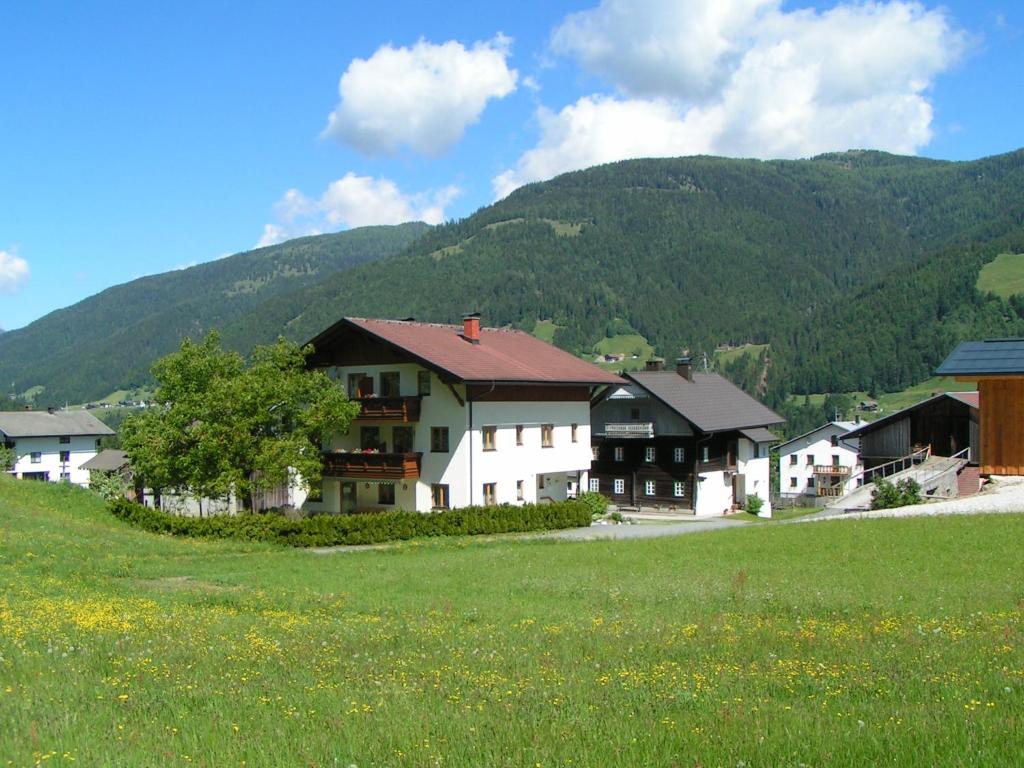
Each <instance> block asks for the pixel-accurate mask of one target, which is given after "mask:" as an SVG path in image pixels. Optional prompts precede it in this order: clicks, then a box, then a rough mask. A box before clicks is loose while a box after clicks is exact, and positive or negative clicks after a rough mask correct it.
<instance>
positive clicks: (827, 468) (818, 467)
mask: <svg viewBox="0 0 1024 768" xmlns="http://www.w3.org/2000/svg"><path fill="white" fill-rule="evenodd" d="M852 471H853V467H842V466H839V465H837V464H815V465H814V474H816V475H831V476H833V477H844V476H846V475H849V474H850V473H851V472H852Z"/></svg>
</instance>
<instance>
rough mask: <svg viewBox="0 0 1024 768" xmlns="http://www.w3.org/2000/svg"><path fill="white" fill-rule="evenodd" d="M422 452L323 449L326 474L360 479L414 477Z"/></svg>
mask: <svg viewBox="0 0 1024 768" xmlns="http://www.w3.org/2000/svg"><path fill="white" fill-rule="evenodd" d="M422 456H423V454H421V453H334V452H328V453H324V455H323V461H324V477H346V478H353V479H358V480H364V479H365V480H415V479H416V478H417V477H419V476H420V458H421V457H422Z"/></svg>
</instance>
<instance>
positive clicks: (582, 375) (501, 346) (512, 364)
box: [311, 317, 625, 384]
mask: <svg viewBox="0 0 1024 768" xmlns="http://www.w3.org/2000/svg"><path fill="white" fill-rule="evenodd" d="M346 326H347V327H349V328H356V329H359V330H361V331H364V332H365V333H367V334H370V335H371V336H373V337H376V338H378V339H382V340H383V341H385V342H387V343H388V344H390V345H391V346H393V347H397V348H398V349H400V350H403V351H404V352H406V353H408V354H410V355H411V356H413V357H416V358H418V359H420V360H421V361H423V362H424V363H427V364H429V365H430V366H431V367H434V368H436V369H440V370H442V371H444V372H447V373H448V374H450V375H452V376H453V377H454V378H456V379H459V380H461V381H477V382H491V381H506V382H523V383H526V382H531V383H547V384H623V383H625V382H624V381H623V379H621V378H619V377H618V376H616V375H615V374H613V373H609V372H608V371H604V370H602V369H600V368H598V367H597V366H596V365H592V364H590V363H588V362H587V361H585V360H580V359H579V358H578V357H575V356H574V355H571V354H569V353H568V352H565V351H563V350H561V349H558V348H557V347H554V346H552V345H550V344H548V343H546V342H544V341H541V340H540V339H537V338H535V337H533V336H531V335H530V334H528V333H524V332H523V331H515V330H511V329H507V328H481V329H480V343H479V344H473V343H471V342H469V341H466V339H464V338H463V337H462V326H455V325H441V324H437V323H417V322H412V321H408V320H372V319H367V318H362V317H346V318H343V319H342V320H340V321H339V322H338V323H336V324H335V325H333V326H331V328H328V329H327V330H326V331H324V332H323V333H321V334H320V335H319V336H317V337H316V338H315V339H313V341H312V342H311V343H312V344H313V346H314V347H316V348H318V349H319V346H320V345H321V344H325V343H329V340H330V338H331V337H332V336H334V335H335V334H337V333H338V332H341V331H343V330H344V327H346Z"/></svg>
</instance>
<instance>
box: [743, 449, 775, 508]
mask: <svg viewBox="0 0 1024 768" xmlns="http://www.w3.org/2000/svg"><path fill="white" fill-rule="evenodd" d="M737 454H738V455H737V457H736V469H737V471H738V472H739V473H740V474H741V475H743V491H744V493H745V494H746V496H747V497H750V496H754V495H755V494H756V495H757V496H758V498H760V499H761V501H762V502H763V503H762V505H761V515H762V516H765V517H768V516H770V515H771V512H772V505H771V493H770V489H769V472H770V461H771V460H770V459H769V458H768V445H767V444H761V445H758V444H757V443H755V442H753V441H752V440H748V439H747V438H745V437H743V438H740V440H739V443H738V446H737Z"/></svg>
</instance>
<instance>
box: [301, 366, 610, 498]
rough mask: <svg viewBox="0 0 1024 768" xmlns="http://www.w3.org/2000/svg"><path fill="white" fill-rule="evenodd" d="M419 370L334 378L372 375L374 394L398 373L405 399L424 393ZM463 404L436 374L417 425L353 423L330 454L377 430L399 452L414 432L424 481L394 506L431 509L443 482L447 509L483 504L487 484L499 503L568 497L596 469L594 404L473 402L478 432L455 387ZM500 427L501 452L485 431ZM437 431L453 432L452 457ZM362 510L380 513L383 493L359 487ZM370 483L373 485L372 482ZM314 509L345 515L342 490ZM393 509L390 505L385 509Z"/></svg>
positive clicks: (400, 485)
mask: <svg viewBox="0 0 1024 768" xmlns="http://www.w3.org/2000/svg"><path fill="white" fill-rule="evenodd" d="M421 370H424V369H423V368H422V367H421V366H419V365H416V364H412V363H405V364H400V365H394V364H391V365H360V366H339V367H337V368H333V369H331V371H330V373H331V375H332V376H333V377H334V378H335V379H336V380H337V381H338V382H339V384H340V385H341V386H346V384H347V381H348V374H349V373H365V374H366V375H368V376H373V377H374V384H375V386H374V391H375V392H378V393H379V392H380V374H381V373H382V372H385V371H387V372H391V371H398V372H399V391H400V394H401V395H402V396H413V395H416V394H417V390H418V373H419V371H421ZM455 390H456V391H457V392H458V394H459V396H460V397H461V398H462V399H463V401H464V405H459V402H458V400H456V398H455V396H454V395H453V394H452V392H451V390H450V389H449V388H448V386H447V385H445V384H443V383H442V382H441V381H440V379H439V378H438V377H437V375H436V374H433V373H431V386H430V395H428V396H424V397H423V398H422V400H421V409H420V418H419V421H418V422H412V423H409V424H403V423H400V422H391V421H375V420H366V421H363V420H360V421H359V422H355V423H353V424H352V426H351V428H350V429H349V432H348V434H344V435H332V436H331V438H330V439H329V440H327V441H325V446H324V447H325V449H328V450H337V449H344V450H353V449H356V448H358V447H359V445H360V429H361V427H363V426H375V427H378V428H379V429H380V438H381V441H382V442H384V443H385V444H386V446H387V448H388V450H389V451H390V450H393V448H394V431H393V430H394V428H395V427H396V426H397V427H412V428H413V430H414V436H413V450H414V451H416V452H418V453H421V454H422V458H421V463H420V477H419V479H418V480H406V481H396V483H395V508H403V509H416V510H418V511H424V512H425V511H429V510H430V509H431V503H432V497H431V485H432V484H435V483H437V484H444V485H447V486H448V489H449V505H450V506H452V507H464V506H469V505H471V504H483V503H484V495H483V486H484V484H485V483H494V484H495V490H496V502H497V503H498V504H505V503H507V504H522V503H529V502H535V501H538V500H543V499H546V498H549V499H552V500H560V499H564V498H566V494H567V491H568V488H567V484H568V482H569V481H570V480H571V481H572V482H573V483H575V481H576V473H577V472H580V473H582V478H583V483H584V485H585V483H586V480H587V476H588V473H589V469H590V458H591V453H590V404H589V402H587V401H582V402H507V401H503V402H474V403H473V404H472V424H473V428H472V431H470V429H469V420H470V403H468V402H466V388H465V387H464V386H456V387H455ZM542 424H552V425H554V430H553V440H552V443H553V446H552V447H550V448H545V447H543V446H542V445H541V425H542ZM573 424H576V425H577V427H576V442H573V441H572V425H573ZM517 425H522V426H523V445H516V426H517ZM489 426H493V427H496V428H497V431H496V440H495V450H493V451H492V450H488V451H485V450H484V449H483V432H482V428H483V427H489ZM431 427H447V428H448V447H449V450H448V452H447V453H432V452H431V450H430V448H431V445H430V442H431V441H430V434H431ZM538 476H541V477H543V481H544V488H543V489H539V483H538ZM518 481H522V484H523V498H522V500H520V499H519V498H518V488H517V483H518ZM356 482H357V483H358V487H357V505H358V507H359V508H360V509H374V508H381V507H380V505H379V504H378V503H377V488H376V485H375V484H374V482H373V481H356ZM368 482H369V487H367V483H368ZM305 508H306V509H308V510H310V511H323V512H338V511H340V510H341V485H340V482H339V481H338V480H337V479H326V480H325V481H324V484H323V493H322V501H319V502H314V501H307V502H306V504H305ZM385 508H390V507H385Z"/></svg>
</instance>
